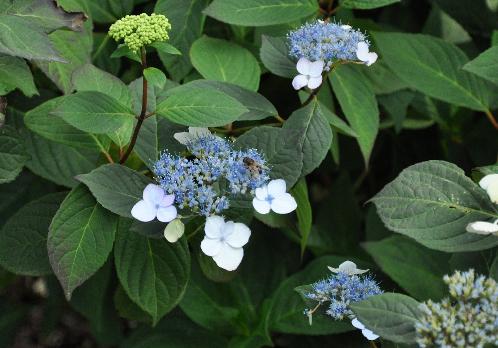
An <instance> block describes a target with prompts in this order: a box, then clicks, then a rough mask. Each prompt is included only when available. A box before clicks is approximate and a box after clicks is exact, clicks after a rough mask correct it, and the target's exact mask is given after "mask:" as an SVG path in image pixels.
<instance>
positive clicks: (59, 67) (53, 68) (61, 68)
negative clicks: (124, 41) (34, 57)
mask: <svg viewBox="0 0 498 348" xmlns="http://www.w3.org/2000/svg"><path fill="white" fill-rule="evenodd" d="M91 34H92V33H91V32H90V30H89V29H86V30H85V31H82V32H72V31H67V30H57V31H55V32H53V33H52V34H50V35H49V36H50V40H51V41H52V43H53V44H54V46H55V48H56V49H57V51H59V52H60V54H61V57H62V58H63V59H64V61H63V62H45V61H37V62H36V63H37V65H38V66H39V67H40V69H41V70H43V72H44V73H45V74H46V75H47V76H48V77H49V78H50V79H51V80H52V81H53V82H54V83H55V84H56V85H57V87H58V88H59V89H60V90H61V91H62V92H63V93H64V94H69V93H71V92H72V91H73V90H74V86H73V84H72V81H71V77H72V74H73V72H74V71H75V70H76V69H78V68H79V67H81V66H83V65H84V64H86V63H90V54H91V52H92V35H91ZM75 42H77V43H78V44H77V45H75Z"/></svg>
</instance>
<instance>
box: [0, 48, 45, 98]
mask: <svg viewBox="0 0 498 348" xmlns="http://www.w3.org/2000/svg"><path fill="white" fill-rule="evenodd" d="M16 88H19V89H20V90H21V91H22V92H23V93H24V95H26V96H27V97H32V96H33V95H35V94H38V90H37V89H36V86H35V83H34V82H33V75H31V71H30V70H29V67H28V65H27V64H26V62H25V61H24V60H23V59H20V58H16V57H10V56H4V55H1V54H0V95H5V94H7V93H9V92H10V91H13V90H14V89H16Z"/></svg>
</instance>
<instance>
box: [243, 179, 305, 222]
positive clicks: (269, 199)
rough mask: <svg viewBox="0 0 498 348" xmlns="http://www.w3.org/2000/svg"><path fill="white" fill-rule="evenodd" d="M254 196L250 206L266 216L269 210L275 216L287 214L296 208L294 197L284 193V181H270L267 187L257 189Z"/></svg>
mask: <svg viewBox="0 0 498 348" xmlns="http://www.w3.org/2000/svg"><path fill="white" fill-rule="evenodd" d="M255 194H256V197H254V199H253V200H252V206H253V207H254V209H255V210H256V211H257V212H258V213H260V214H268V213H269V212H270V210H273V211H274V212H275V213H277V214H288V213H290V212H292V211H294V210H295V209H296V208H297V203H296V200H295V199H294V197H292V196H291V195H290V193H287V192H286V184H285V180H282V179H276V180H271V181H270V182H269V183H268V185H264V186H261V187H258V188H257V189H256V190H255Z"/></svg>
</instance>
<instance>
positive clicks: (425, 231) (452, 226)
mask: <svg viewBox="0 0 498 348" xmlns="http://www.w3.org/2000/svg"><path fill="white" fill-rule="evenodd" d="M371 201H372V202H373V203H375V205H376V207H377V211H378V213H379V216H380V217H381V219H382V221H383V222H384V224H385V225H386V226H387V228H389V229H390V230H393V231H395V232H398V233H401V234H404V235H407V236H409V237H411V238H414V239H415V240H417V241H418V242H419V243H421V244H423V245H425V246H426V247H428V248H431V249H436V250H441V251H446V252H461V251H475V250H484V249H488V248H492V247H493V246H496V245H498V238H496V237H495V236H485V235H478V234H474V233H467V232H466V231H465V228H466V226H467V224H468V223H470V222H473V221H482V220H489V219H497V218H498V212H497V211H496V209H495V207H494V206H493V204H492V203H491V201H490V200H489V197H488V195H487V194H486V192H485V191H484V190H482V189H481V188H480V187H479V186H477V185H476V184H475V183H474V182H473V181H472V180H471V179H469V178H468V177H466V176H465V173H464V172H463V170H461V169H460V168H458V167H457V166H455V165H454V164H451V163H448V162H444V161H427V162H422V163H418V164H415V165H413V166H410V167H408V168H406V169H405V170H403V171H402V172H401V174H400V175H399V176H398V177H397V178H396V179H395V180H394V181H392V182H391V183H390V184H388V185H386V187H384V189H383V190H382V191H380V192H379V193H378V194H377V195H376V196H375V197H374V198H372V199H371Z"/></svg>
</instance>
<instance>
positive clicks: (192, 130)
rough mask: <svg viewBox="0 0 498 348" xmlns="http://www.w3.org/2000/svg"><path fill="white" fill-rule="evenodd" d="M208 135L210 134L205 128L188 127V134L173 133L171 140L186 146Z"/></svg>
mask: <svg viewBox="0 0 498 348" xmlns="http://www.w3.org/2000/svg"><path fill="white" fill-rule="evenodd" d="M210 135H211V132H210V131H209V129H207V128H203V127H188V132H179V133H175V134H174V135H173V138H175V139H176V140H177V141H178V142H179V143H180V144H183V145H187V144H188V143H189V142H191V141H192V140H195V139H197V138H202V137H205V136H210Z"/></svg>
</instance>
